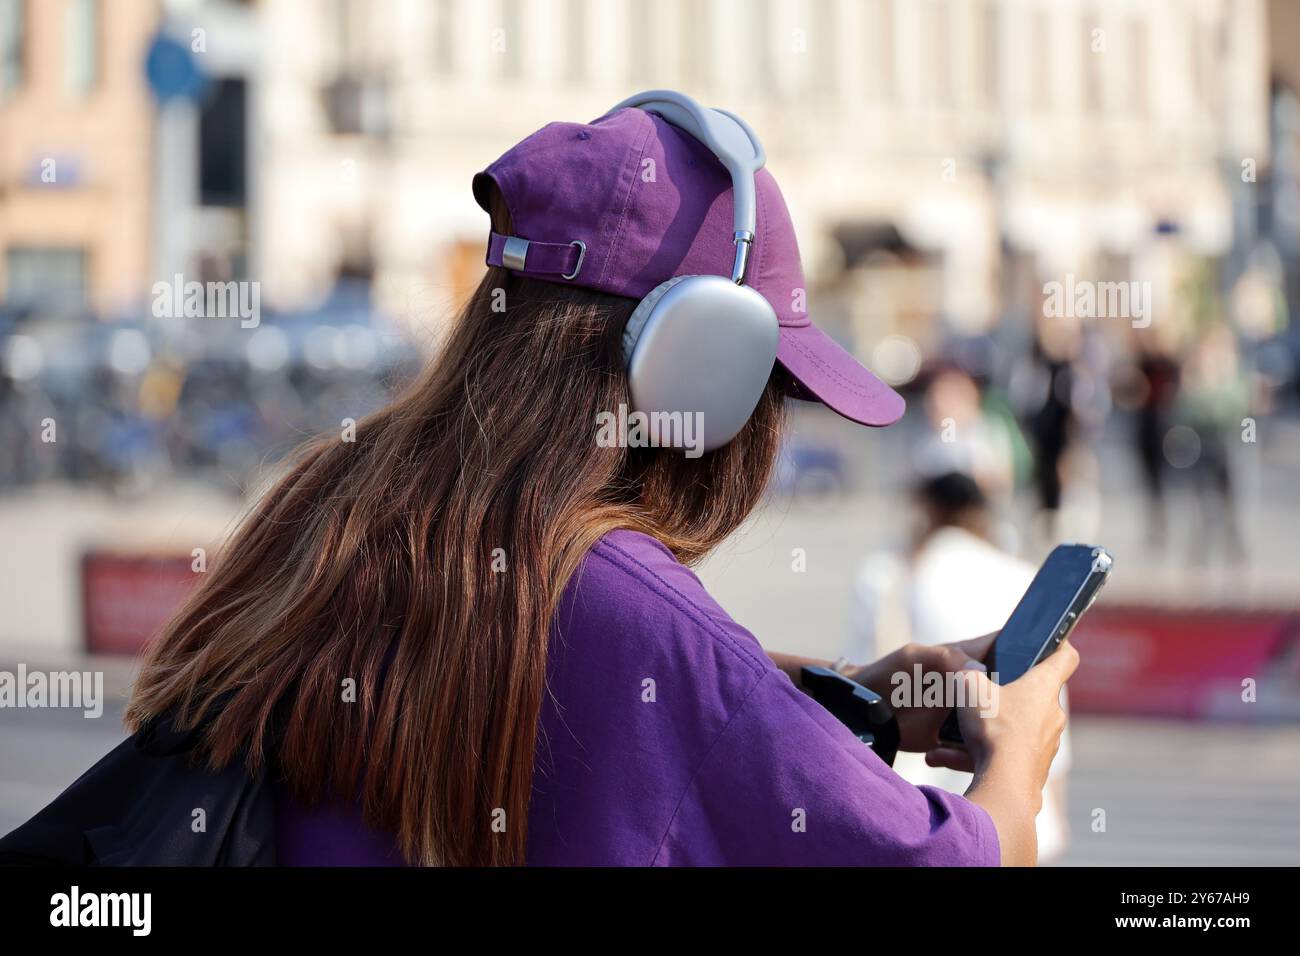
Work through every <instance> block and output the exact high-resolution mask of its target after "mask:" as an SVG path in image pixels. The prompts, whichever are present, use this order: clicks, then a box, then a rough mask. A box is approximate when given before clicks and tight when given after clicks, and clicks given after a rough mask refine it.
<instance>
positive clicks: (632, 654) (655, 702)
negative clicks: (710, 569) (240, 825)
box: [278, 531, 999, 866]
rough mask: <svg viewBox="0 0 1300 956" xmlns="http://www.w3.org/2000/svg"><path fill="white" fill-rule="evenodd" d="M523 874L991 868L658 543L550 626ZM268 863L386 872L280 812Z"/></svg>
mask: <svg viewBox="0 0 1300 956" xmlns="http://www.w3.org/2000/svg"><path fill="white" fill-rule="evenodd" d="M549 664H550V677H549V693H548V694H547V697H546V701H545V704H544V705H543V709H542V715H541V726H540V730H539V736H538V746H537V762H536V769H535V776H534V780H533V797H532V804H531V807H530V812H529V819H528V854H527V859H528V862H529V863H530V864H533V865H542V866H555V865H634V866H647V865H674V864H675V865H683V864H684V865H704V866H712V865H800V864H803V865H808V864H814V865H831V866H842V865H864V864H867V865H873V864H874V865H898V864H903V865H926V866H944V865H997V863H998V861H999V848H998V838H997V832H996V831H995V830H994V827H993V822H992V821H991V820H990V819H989V817H988V814H986V813H985V812H984V811H983V810H982V809H980V808H979V807H977V806H975V805H974V804H972V803H970V802H969V801H967V800H965V799H963V798H962V797H959V796H955V795H953V794H950V793H947V792H945V791H943V790H938V789H934V788H930V787H914V786H912V785H911V784H909V783H907V782H906V781H905V780H903V779H902V778H901V777H899V776H898V775H897V774H895V773H894V772H893V771H892V770H891V769H890V768H889V767H888V766H886V765H885V763H884V762H883V761H881V760H880V759H879V758H878V757H877V756H876V755H875V754H874V753H872V751H871V750H870V749H869V748H867V747H866V746H865V745H863V744H862V743H861V742H859V741H858V740H857V738H855V737H854V736H853V734H852V733H850V732H849V730H848V729H847V728H846V727H844V726H843V725H842V724H840V722H839V721H837V720H836V719H835V718H834V717H832V716H831V715H830V714H829V713H827V712H826V710H825V709H823V708H822V707H821V706H820V705H819V704H817V703H816V702H815V701H813V700H812V699H811V698H809V697H808V696H807V695H805V694H803V693H801V692H800V691H799V690H797V689H796V688H795V687H794V685H793V684H792V683H791V682H790V680H789V678H788V677H786V675H785V674H784V673H782V672H781V671H780V670H779V669H778V668H777V667H776V666H775V665H774V664H773V663H772V661H771V660H770V659H769V658H768V657H767V655H766V654H765V653H764V652H763V649H762V647H760V646H759V644H758V641H756V640H755V639H754V637H753V635H751V634H750V633H749V632H748V631H746V630H745V629H744V628H743V627H741V626H740V625H739V624H737V623H736V622H735V621H733V620H732V619H731V618H730V617H729V616H728V615H727V613H726V612H725V611H723V610H722V608H721V607H719V606H718V605H717V603H716V602H715V601H714V600H713V599H712V598H711V597H709V595H708V593H707V592H706V591H705V590H704V587H703V585H701V584H700V582H699V579H698V578H696V577H695V575H694V574H693V573H691V571H690V570H689V569H687V568H686V567H684V566H683V565H682V564H680V563H679V562H678V561H677V560H676V559H675V558H674V557H673V556H672V554H671V553H670V552H669V551H668V550H667V549H666V548H665V547H664V546H663V545H661V544H660V543H659V542H658V541H656V540H654V539H653V538H650V537H647V536H646V535H643V534H639V533H636V532H632V531H615V532H612V533H611V534H608V535H606V536H605V537H604V538H603V539H602V540H601V541H600V542H599V543H598V544H597V545H596V547H595V548H593V549H592V551H591V553H590V554H589V555H588V556H587V558H586V560H585V561H584V562H583V565H582V567H581V569H580V570H579V572H578V573H577V574H576V575H575V576H574V579H573V581H572V582H571V583H570V585H569V588H568V590H567V591H566V593H565V595H564V598H563V600H562V602H561V605H560V608H559V610H558V612H557V614H556V621H555V631H554V635H553V639H552V642H551V648H550V660H549ZM278 828H279V844H280V847H279V849H280V860H281V862H282V863H285V864H289V865H293V864H309V865H310V864H317V865H319V864H327V863H343V864H354V865H364V864H368V863H378V864H383V863H391V862H392V861H393V859H392V857H391V856H389V855H388V853H387V852H386V849H385V844H384V841H382V840H376V835H375V834H373V833H371V832H368V831H366V830H365V829H364V828H363V827H362V826H361V825H360V822H359V820H358V819H357V817H356V816H355V815H354V814H351V813H347V812H344V811H338V810H330V809H322V810H320V811H317V812H313V813H308V814H304V813H302V812H300V811H299V810H297V809H296V808H293V807H290V806H288V805H287V804H285V803H284V802H283V801H282V802H281V810H280V819H279V825H278Z"/></svg>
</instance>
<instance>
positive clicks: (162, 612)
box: [81, 551, 199, 654]
mask: <svg viewBox="0 0 1300 956" xmlns="http://www.w3.org/2000/svg"><path fill="white" fill-rule="evenodd" d="M198 577H199V576H198V575H197V574H196V573H195V572H194V571H192V570H191V569H190V559H189V558H187V557H179V556H160V555H127V554H114V553H110V552H102V551H92V552H88V553H87V554H85V555H84V556H83V557H82V559H81V594H82V622H83V627H84V639H85V645H86V650H87V651H89V652H91V653H95V654H138V653H139V652H140V651H141V650H143V649H144V646H145V644H147V643H148V642H149V639H150V638H152V637H153V636H154V635H155V634H157V633H158V632H159V630H161V629H162V627H163V625H164V624H166V623H167V621H168V620H170V619H171V616H172V615H173V614H174V613H176V609H177V608H179V607H180V605H181V603H182V602H183V601H184V600H185V598H186V596H187V595H188V594H189V592H190V589H191V588H193V587H194V585H195V583H196V582H197V581H198Z"/></svg>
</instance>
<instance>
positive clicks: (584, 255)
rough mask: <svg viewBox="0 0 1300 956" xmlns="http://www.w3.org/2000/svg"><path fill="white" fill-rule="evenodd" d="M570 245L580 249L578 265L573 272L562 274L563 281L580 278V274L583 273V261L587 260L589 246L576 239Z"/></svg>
mask: <svg viewBox="0 0 1300 956" xmlns="http://www.w3.org/2000/svg"><path fill="white" fill-rule="evenodd" d="M569 245H571V246H577V247H578V264H577V265H575V266H574V267H573V271H572V272H568V273H564V274H562V275H561V276H560V278H561V279H576V278H578V273H579V272H581V271H582V260H583V259H585V258H587V244H586V243H585V242H583V241H582V240H581V239H574V240H573V241H572V242H571V243H569Z"/></svg>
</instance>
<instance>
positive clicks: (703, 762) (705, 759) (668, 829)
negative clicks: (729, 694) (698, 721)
mask: <svg viewBox="0 0 1300 956" xmlns="http://www.w3.org/2000/svg"><path fill="white" fill-rule="evenodd" d="M770 674H771V672H770V671H768V672H764V674H763V675H762V676H761V677H759V679H758V680H756V681H754V686H753V687H751V688H750V689H749V690H748V691H746V693H745V697H744V699H743V700H742V701H741V702H740V703H739V704H737V705H736V709H735V710H734V711H732V712H731V716H730V717H728V718H727V722H726V723H725V724H723V725H722V728H721V729H720V730H719V731H718V733H717V736H715V737H714V738H713V742H712V743H710V744H709V748H708V750H706V751H704V756H702V757H701V758H700V762H699V763H698V764H696V766H695V769H694V770H692V771H691V777H690V779H689V780H687V781H686V786H685V788H684V789H683V790H682V795H681V796H680V797H678V798H677V803H676V804H675V805H674V806H673V813H672V816H670V817H669V818H668V825H667V826H665V827H664V835H663V836H661V837H660V838H659V843H658V845H656V846H655V854H654V856H652V857H650V865H651V866H654V865H655V861H657V860H658V859H659V854H661V853H663V851H664V844H665V843H667V842H668V834H670V833H672V832H673V824H674V823H676V822H677V814H679V813H680V812H681V810H682V804H683V803H685V802H686V795H687V794H689V793H690V792H691V790H692V789H693V788H694V787H695V778H696V777H698V776H699V775H700V771H701V770H703V769H704V768H705V767H706V766H707V765H708V763H709V758H710V757H712V756H713V751H714V750H716V749H717V746H718V744H719V743H720V742H721V741H722V738H723V737H725V736H726V735H727V731H728V730H730V729H731V725H732V724H733V723H735V720H736V718H737V717H739V716H740V715H741V712H743V711H744V709H745V708H746V707H747V706H749V701H750V698H752V697H753V696H754V692H755V691H756V690H758V688H759V687H761V686H762V685H763V681H764V680H766V679H767V678H768V677H769V676H770Z"/></svg>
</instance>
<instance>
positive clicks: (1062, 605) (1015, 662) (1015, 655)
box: [984, 545, 1096, 684]
mask: <svg viewBox="0 0 1300 956" xmlns="http://www.w3.org/2000/svg"><path fill="white" fill-rule="evenodd" d="M1095 550H1096V549H1094V548H1090V547H1087V546H1085V545H1061V546H1060V547H1059V548H1056V549H1055V550H1054V551H1052V553H1051V554H1049V555H1048V556H1047V560H1046V561H1044V562H1043V566H1042V567H1041V568H1039V569H1038V574H1037V575H1036V576H1035V577H1034V580H1033V582H1032V583H1031V584H1030V585H1029V590H1027V591H1026V592H1025V596H1024V597H1022V598H1021V599H1020V603H1019V604H1017V605H1016V609H1015V610H1014V611H1012V612H1011V617H1009V618H1007V623H1006V625H1005V626H1004V627H1003V628H1002V631H1001V632H1000V633H999V634H998V639H997V640H996V641H994V642H993V647H992V648H991V649H990V651H989V654H988V657H987V658H986V659H985V661H984V664H985V666H987V667H988V669H989V673H990V674H997V681H998V683H999V684H1009V683H1011V682H1012V681H1013V680H1015V679H1016V678H1017V677H1021V676H1022V675H1023V674H1024V673H1025V672H1026V671H1027V670H1029V668H1031V667H1033V666H1034V665H1035V664H1036V663H1038V661H1039V659H1040V658H1041V657H1045V656H1046V655H1047V654H1049V653H1051V652H1052V651H1053V650H1055V649H1056V643H1057V642H1056V641H1053V640H1052V638H1053V637H1054V636H1055V634H1056V631H1057V629H1058V624H1060V623H1061V619H1062V617H1065V616H1066V615H1067V614H1068V613H1069V612H1070V611H1071V610H1073V611H1074V613H1075V614H1076V615H1077V614H1081V613H1082V611H1083V608H1082V607H1080V608H1072V606H1071V605H1072V603H1073V602H1074V599H1075V596H1076V595H1077V594H1078V593H1079V589H1080V588H1082V587H1083V586H1084V585H1085V584H1086V583H1087V582H1088V578H1089V576H1090V575H1091V574H1092V566H1093V560H1094V558H1093V552H1094V551H1095ZM1073 624H1074V622H1073V621H1072V620H1068V619H1067V620H1066V621H1065V625H1066V626H1073Z"/></svg>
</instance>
